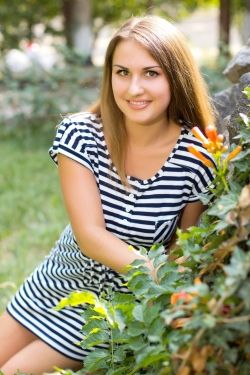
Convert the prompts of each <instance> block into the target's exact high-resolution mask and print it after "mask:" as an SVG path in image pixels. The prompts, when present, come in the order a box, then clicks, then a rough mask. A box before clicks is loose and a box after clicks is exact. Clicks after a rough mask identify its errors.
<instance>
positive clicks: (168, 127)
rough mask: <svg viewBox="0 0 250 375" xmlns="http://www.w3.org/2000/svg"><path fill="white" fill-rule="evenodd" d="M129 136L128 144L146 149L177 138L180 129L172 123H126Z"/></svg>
mask: <svg viewBox="0 0 250 375" xmlns="http://www.w3.org/2000/svg"><path fill="white" fill-rule="evenodd" d="M125 126H126V131H127V135H128V144H129V145H132V146H138V147H144V146H154V145H157V144H159V143H165V142H166V139H169V138H172V137H176V134H178V133H179V131H180V127H179V125H177V124H175V123H174V122H171V121H169V122H168V121H167V120H166V121H164V122H162V121H161V122H159V123H154V124H152V125H150V124H149V125H145V124H132V123H129V122H126V123H125Z"/></svg>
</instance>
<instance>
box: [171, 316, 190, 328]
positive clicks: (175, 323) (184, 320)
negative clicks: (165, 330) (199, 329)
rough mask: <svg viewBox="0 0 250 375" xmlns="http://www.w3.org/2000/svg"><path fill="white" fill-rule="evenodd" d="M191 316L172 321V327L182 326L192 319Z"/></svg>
mask: <svg viewBox="0 0 250 375" xmlns="http://www.w3.org/2000/svg"><path fill="white" fill-rule="evenodd" d="M190 319H191V318H177V319H175V320H173V321H172V323H171V327H172V328H182V327H183V326H185V324H187V323H188V322H189V321H190Z"/></svg>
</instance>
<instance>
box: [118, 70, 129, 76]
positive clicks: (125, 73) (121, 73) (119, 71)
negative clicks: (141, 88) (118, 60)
mask: <svg viewBox="0 0 250 375" xmlns="http://www.w3.org/2000/svg"><path fill="white" fill-rule="evenodd" d="M116 74H118V75H119V76H121V77H125V76H127V75H128V71H127V70H126V69H119V70H117V72H116Z"/></svg>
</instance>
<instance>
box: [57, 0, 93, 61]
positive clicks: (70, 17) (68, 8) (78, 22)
mask: <svg viewBox="0 0 250 375" xmlns="http://www.w3.org/2000/svg"><path fill="white" fill-rule="evenodd" d="M63 15H64V28H65V38H66V43H67V46H68V47H70V48H73V49H74V50H75V51H77V52H78V53H80V54H82V55H84V57H85V59H86V61H90V57H91V50H92V44H93V33H92V7H91V0H63Z"/></svg>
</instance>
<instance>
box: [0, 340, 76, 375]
mask: <svg viewBox="0 0 250 375" xmlns="http://www.w3.org/2000/svg"><path fill="white" fill-rule="evenodd" d="M55 366H57V367H59V368H62V369H71V370H79V369H80V368H82V367H83V364H82V363H81V362H79V361H74V360H72V359H70V358H67V357H65V356H64V355H62V354H60V353H58V352H57V351H56V350H54V349H52V348H51V347H50V346H49V345H47V344H46V343H45V342H43V341H41V340H40V339H36V340H35V341H33V342H31V343H30V344H28V345H27V346H25V347H24V348H23V349H21V350H20V351H19V352H18V353H16V354H15V355H14V356H13V357H11V358H10V359H9V360H8V361H7V362H6V363H5V364H4V365H3V366H2V368H1V370H2V372H3V373H4V375H14V374H17V373H18V370H19V371H21V372H24V373H26V374H32V375H40V374H44V373H46V372H52V371H53V370H54V367H55Z"/></svg>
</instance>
